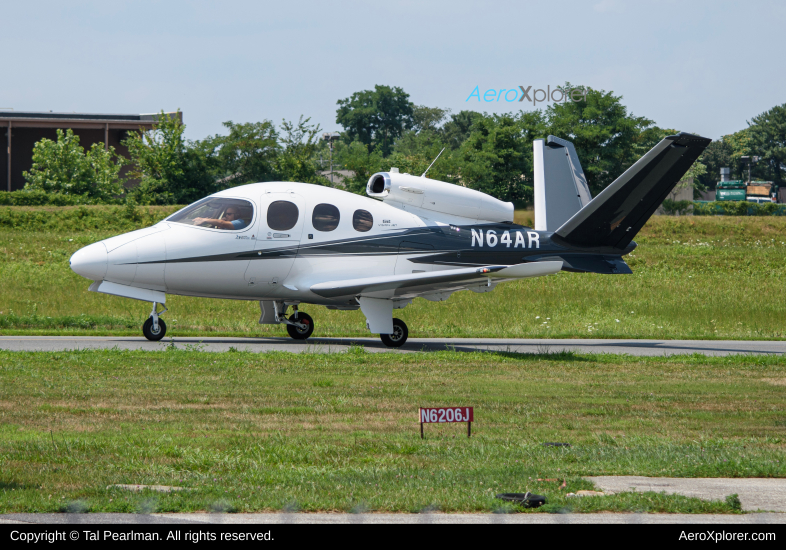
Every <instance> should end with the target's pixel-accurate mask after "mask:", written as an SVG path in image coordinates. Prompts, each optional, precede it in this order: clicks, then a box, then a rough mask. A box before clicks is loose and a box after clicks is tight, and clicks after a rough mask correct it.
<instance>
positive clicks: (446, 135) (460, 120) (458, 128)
mask: <svg viewBox="0 0 786 550" xmlns="http://www.w3.org/2000/svg"><path fill="white" fill-rule="evenodd" d="M482 118H483V115H482V114H480V113H478V112H475V111H460V112H458V113H456V114H455V115H450V120H449V121H447V122H446V123H445V124H444V126H442V139H443V140H444V141H445V144H446V145H447V146H448V147H450V148H451V149H454V150H455V149H458V148H459V147H461V144H462V143H464V141H465V140H466V139H467V138H468V137H469V135H470V133H472V127H473V125H474V124H475V122H477V121H478V120H480V119H482Z"/></svg>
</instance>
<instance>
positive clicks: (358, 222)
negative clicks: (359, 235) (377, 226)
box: [352, 210, 374, 233]
mask: <svg viewBox="0 0 786 550" xmlns="http://www.w3.org/2000/svg"><path fill="white" fill-rule="evenodd" d="M373 226H374V217H373V216H372V215H371V212H369V211H367V210H355V213H354V214H353V215H352V227H354V228H355V231H361V232H363V233H365V232H366V231H368V230H370V229H371V228H372V227H373Z"/></svg>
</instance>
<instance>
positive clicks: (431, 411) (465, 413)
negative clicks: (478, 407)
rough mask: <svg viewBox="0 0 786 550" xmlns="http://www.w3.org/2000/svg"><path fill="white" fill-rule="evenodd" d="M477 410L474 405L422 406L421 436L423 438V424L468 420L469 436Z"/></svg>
mask: <svg viewBox="0 0 786 550" xmlns="http://www.w3.org/2000/svg"><path fill="white" fill-rule="evenodd" d="M473 420H475V411H474V410H473V408H472V407H426V408H424V407H421V408H420V438H421V439H423V424H442V423H445V422H466V423H467V437H470V436H471V435H472V421H473Z"/></svg>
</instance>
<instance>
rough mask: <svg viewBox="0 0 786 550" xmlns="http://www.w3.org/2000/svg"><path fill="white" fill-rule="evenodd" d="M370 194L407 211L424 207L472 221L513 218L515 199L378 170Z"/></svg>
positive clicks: (370, 187) (367, 188)
mask: <svg viewBox="0 0 786 550" xmlns="http://www.w3.org/2000/svg"><path fill="white" fill-rule="evenodd" d="M366 194H367V195H368V196H369V197H374V198H377V199H382V201H383V202H385V203H386V204H389V205H390V206H394V207H396V208H401V209H403V210H406V211H414V210H415V209H422V210H428V211H430V212H439V213H442V214H448V215H451V216H458V217H461V218H467V219H470V220H480V221H490V222H512V221H513V203H511V202H502V201H501V200H498V199H495V198H494V197H492V196H490V195H487V194H485V193H481V192H480V191H475V190H474V189H467V188H466V187H461V186H460V185H454V184H452V183H446V182H444V181H438V180H432V179H428V178H425V177H417V176H412V175H410V174H399V173H397V172H378V173H376V174H374V175H373V176H371V178H370V179H369V180H368V185H367V186H366Z"/></svg>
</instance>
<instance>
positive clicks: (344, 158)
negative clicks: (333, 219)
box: [335, 139, 390, 195]
mask: <svg viewBox="0 0 786 550" xmlns="http://www.w3.org/2000/svg"><path fill="white" fill-rule="evenodd" d="M335 155H336V160H337V161H338V162H339V163H340V164H341V165H342V166H343V167H344V168H345V169H347V170H350V171H351V172H352V174H353V175H352V176H351V177H348V178H344V185H345V186H346V188H347V191H351V192H352V193H357V194H359V195H364V194H365V193H366V184H367V183H368V179H369V178H370V177H371V174H374V173H376V172H381V171H383V170H386V169H388V168H390V166H387V167H386V168H383V166H384V165H383V162H385V161H384V159H383V157H382V151H381V150H380V148H376V149H371V148H370V146H369V145H366V144H365V143H363V142H362V141H360V140H359V139H358V140H355V141H353V142H351V143H349V144H346V143H342V142H338V143H336V151H335ZM386 164H387V163H386Z"/></svg>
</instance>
